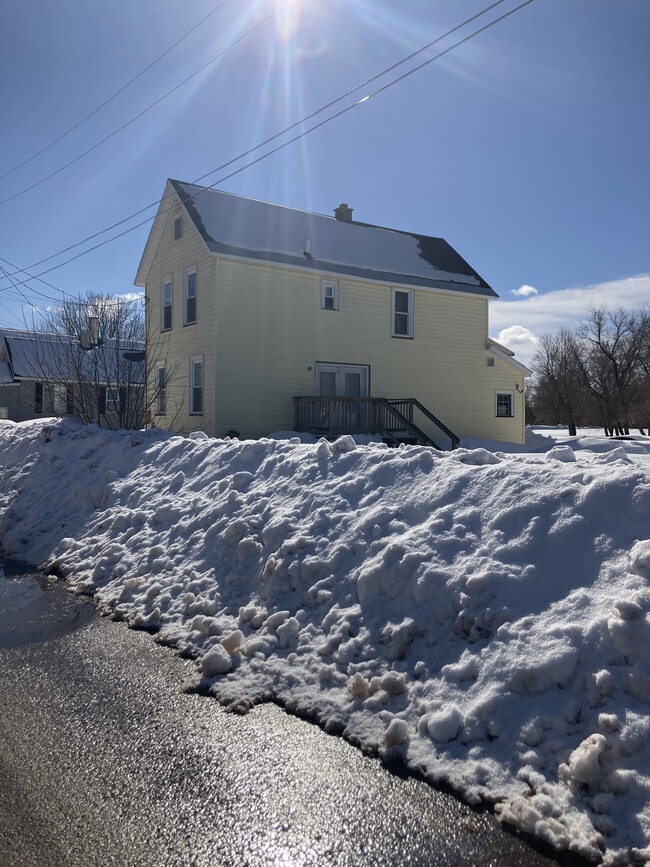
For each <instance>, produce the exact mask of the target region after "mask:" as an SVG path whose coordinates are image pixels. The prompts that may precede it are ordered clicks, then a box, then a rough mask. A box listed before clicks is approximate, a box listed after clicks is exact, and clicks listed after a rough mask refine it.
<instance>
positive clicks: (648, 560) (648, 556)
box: [630, 539, 650, 579]
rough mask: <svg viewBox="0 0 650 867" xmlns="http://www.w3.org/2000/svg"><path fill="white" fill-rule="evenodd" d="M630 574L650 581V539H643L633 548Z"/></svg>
mask: <svg viewBox="0 0 650 867" xmlns="http://www.w3.org/2000/svg"><path fill="white" fill-rule="evenodd" d="M630 572H633V573H634V574H635V575H640V576H641V577H642V578H649V579H650V539H643V540H642V541H641V542H637V543H636V544H635V545H633V546H632V550H631V551H630Z"/></svg>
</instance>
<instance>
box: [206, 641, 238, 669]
mask: <svg viewBox="0 0 650 867" xmlns="http://www.w3.org/2000/svg"><path fill="white" fill-rule="evenodd" d="M231 668H232V658H231V656H230V654H229V653H228V651H227V650H226V648H225V647H222V646H221V645H220V644H217V645H215V646H214V647H213V648H212V649H211V650H208V652H207V653H206V654H205V656H204V657H203V659H202V660H201V672H202V673H203V676H204V677H215V675H217V674H227V673H228V672H229V671H230V669H231Z"/></svg>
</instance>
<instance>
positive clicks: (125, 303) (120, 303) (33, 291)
mask: <svg viewBox="0 0 650 867" xmlns="http://www.w3.org/2000/svg"><path fill="white" fill-rule="evenodd" d="M0 262H4V263H5V265H9V267H11V268H14V269H16V270H14V272H13V274H10V273H9V272H8V271H7V270H6V269H5V268H3V267H2V265H0V271H2V273H3V274H4V275H5V276H6V278H7V279H8V280H9V282H10V283H11V284H12V287H9V286H6V287H4V288H0V292H2V293H9V289H10V288H15V289H16V291H17V292H18V293H19V295H20V298H17V297H16V296H15V295H14V296H12V295H11V294H3V295H2V298H3V299H4V298H11V299H12V300H14V301H20V300H21V299H22V300H23V301H26V303H28V304H29V305H30V306H32V307H34V308H35V309H37V310H38V309H40V308H38V307H37V306H36V305H35V304H34V303H33V302H31V301H29V300H28V298H27V297H26V295H25V294H23V293H22V292H21V291H20V289H19V288H18V287H19V286H21V285H26V284H27V283H29V282H30V281H31V280H38V282H39V283H42V284H43V285H44V286H49V287H50V288H51V289H54V291H55V292H60V293H61V295H63V296H64V297H63V298H54V297H52V295H47V294H46V293H45V292H41V291H39V290H38V289H34V288H30V290H29V293H31V294H32V295H37V296H39V298H43V299H45V300H46V301H53V302H54V303H55V304H72V305H78V306H81V307H85V306H87V305H86V302H85V301H77V300H76V296H74V295H71V294H70V293H69V292H66V291H65V290H64V289H59V287H58V286H55V285H54V284H53V283H48V282H47V280H41V279H40V277H35V276H34V275H33V274H30V273H29V271H26V270H25V269H24V268H18V266H17V265H14V263H13V262H10V261H9V260H8V259H3V258H2V256H0ZM18 273H20V274H27V277H28V279H27V280H24V281H23V282H22V283H18V282H17V281H14V280H13V279H12V277H13V276H15V274H18ZM29 293H28V294H29ZM66 296H67V297H66ZM134 300H135V299H132V300H131V301H120V300H118V299H115V300H112V301H111V303H113V304H115V305H117V306H128V305H129V304H131V303H133V301H134Z"/></svg>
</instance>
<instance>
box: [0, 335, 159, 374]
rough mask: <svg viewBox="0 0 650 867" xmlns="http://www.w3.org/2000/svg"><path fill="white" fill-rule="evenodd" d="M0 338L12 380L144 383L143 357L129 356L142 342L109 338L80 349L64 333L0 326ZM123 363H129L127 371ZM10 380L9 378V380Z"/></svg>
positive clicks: (137, 351)
mask: <svg viewBox="0 0 650 867" xmlns="http://www.w3.org/2000/svg"><path fill="white" fill-rule="evenodd" d="M0 341H4V346H5V350H6V351H5V352H4V353H3V355H4V356H5V357H6V359H7V362H6V363H7V364H8V365H9V367H10V370H11V374H12V379H13V380H16V379H37V380H40V379H53V380H57V381H59V382H75V381H79V380H80V379H83V380H85V379H88V380H89V381H94V380H95V379H97V381H99V382H105V383H110V382H116V381H118V380H125V379H126V378H127V377H128V380H129V381H130V382H134V383H135V382H144V361H143V359H139V360H133V359H132V358H129V356H130V355H131V354H133V353H135V354H139V353H143V351H144V343H142V342H141V341H133V340H131V341H122V342H118V341H116V340H112V339H108V340H105V341H104V343H103V344H102V346H101V347H99V348H97V349H93V350H89V351H86V350H83V349H81V347H80V346H79V343H78V341H77V340H74V339H72V338H70V337H68V336H67V335H62V334H50V333H47V332H40V331H18V330H16V329H10V328H6V329H5V328H3V329H0ZM126 365H128V366H129V367H128V373H127V368H126ZM10 381H12V380H10Z"/></svg>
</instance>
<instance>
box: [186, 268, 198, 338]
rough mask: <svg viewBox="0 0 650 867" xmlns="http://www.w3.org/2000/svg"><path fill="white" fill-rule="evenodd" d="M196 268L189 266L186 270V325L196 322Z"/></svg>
mask: <svg viewBox="0 0 650 867" xmlns="http://www.w3.org/2000/svg"><path fill="white" fill-rule="evenodd" d="M196 293H197V282H196V268H188V269H187V271H186V272H185V319H184V324H185V325H193V324H194V323H195V322H196Z"/></svg>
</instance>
